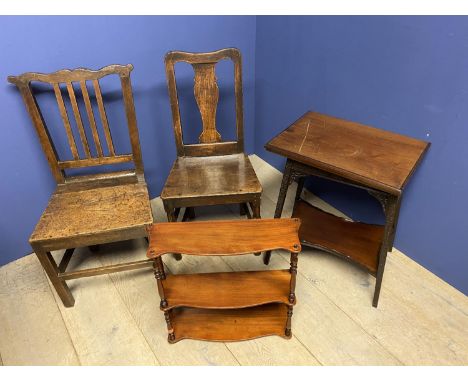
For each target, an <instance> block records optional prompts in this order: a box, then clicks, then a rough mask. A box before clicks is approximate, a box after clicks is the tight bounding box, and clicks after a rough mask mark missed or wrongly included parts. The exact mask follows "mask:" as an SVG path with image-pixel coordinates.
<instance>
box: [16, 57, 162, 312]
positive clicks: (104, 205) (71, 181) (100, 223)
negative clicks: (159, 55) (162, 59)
mask: <svg viewBox="0 0 468 382" xmlns="http://www.w3.org/2000/svg"><path fill="white" fill-rule="evenodd" d="M132 69H133V66H132V65H126V66H122V65H111V66H107V67H105V68H102V69H100V70H97V71H93V70H88V69H76V70H61V71H58V72H55V73H51V74H41V73H25V74H22V75H20V76H10V77H8V81H10V82H11V83H13V84H15V85H16V86H17V87H18V88H19V90H20V93H21V95H22V97H23V100H24V102H25V104H26V108H27V110H28V113H29V114H30V117H31V119H32V121H33V124H34V126H35V129H36V132H37V134H38V136H39V140H40V143H41V145H42V148H43V150H44V152H45V155H46V157H47V160H48V162H49V166H50V168H51V170H52V173H53V175H54V177H55V180H56V182H57V187H56V190H55V192H54V193H53V195H52V197H51V198H50V200H49V204H48V205H47V207H46V209H45V211H44V213H43V214H42V216H41V218H40V220H39V222H38V224H37V225H36V227H35V229H34V232H33V233H32V235H31V237H30V239H29V242H30V244H31V246H32V248H33V250H34V252H35V253H36V255H37V257H38V258H39V261H40V262H41V264H42V266H43V267H44V270H45V271H46V273H47V275H48V277H49V279H50V281H51V282H52V284H53V286H54V287H55V289H56V291H57V293H58V295H59V296H60V298H61V299H62V301H63V304H64V305H65V306H67V307H70V306H73V305H74V302H75V300H74V298H73V296H72V294H71V292H70V290H69V288H68V286H67V284H66V280H70V279H75V278H79V277H87V276H94V275H100V274H106V273H111V272H118V271H123V270H130V269H137V268H142V267H147V266H151V261H147V260H142V261H135V262H132V263H125V264H116V265H110V266H104V267H99V268H92V269H84V270H75V271H72V272H67V271H66V267H67V265H68V263H69V261H70V258H71V256H72V254H73V251H74V248H77V247H87V246H89V247H92V246H96V245H98V244H103V243H108V242H115V241H121V240H128V239H135V238H142V237H146V236H147V232H146V227H147V226H148V224H151V223H152V222H153V218H152V213H151V206H150V203H149V196H148V190H147V186H146V183H145V178H144V175H143V162H142V157H141V150H140V143H139V138H138V130H137V124H136V116H135V109H134V104H133V95H132V88H131V83H130V72H131V71H132ZM109 75H117V76H118V77H117V78H118V79H120V83H121V87H122V97H123V102H124V106H125V114H126V124H127V126H128V132H129V137H130V145H131V153H130V154H120V155H119V154H117V153H116V149H115V148H114V143H113V140H112V137H111V130H110V127H109V122H108V118H107V116H106V110H105V107H104V99H105V97H103V94H102V92H101V87H100V83H99V81H100V80H101V79H102V77H105V76H109ZM114 78H116V77H114ZM31 82H34V83H36V82H39V83H42V85H44V86H48V87H50V92H52V89H53V92H54V93H55V98H56V100H57V104H58V109H59V111H60V115H61V118H62V120H63V124H64V128H65V129H64V130H65V132H64V133H65V134H66V136H67V140H68V144H69V147H70V151H71V153H70V155H71V156H69V158H71V157H72V159H64V158H62V159H59V155H58V154H57V150H56V145H54V142H53V140H52V138H51V134H50V130H49V129H48V128H47V126H46V124H45V121H44V119H43V117H42V113H41V110H40V108H39V104H38V103H37V102H36V97H35V95H34V94H33V87H32V86H31ZM74 84H76V85H74ZM65 87H66V92H67V93H68V99H69V101H70V103H71V109H72V110H73V115H74V117H75V122H76V124H74V126H76V129H77V130H78V134H75V135H74V133H73V131H74V130H72V124H71V120H69V118H68V114H67V108H66V106H65V104H66V103H68V101H67V102H65V101H66V99H65V98H64V97H63V95H62V91H65V89H64V88H65ZM78 87H79V88H80V89H81V96H80V95H79V93H75V90H76V89H77V88H78ZM62 88H63V90H62ZM88 88H89V89H91V88H94V97H90V92H89V91H88V90H89V89H88ZM80 97H81V98H80ZM80 100H82V101H83V103H84V106H85V109H86V114H87V117H88V118H87V121H88V122H89V124H85V123H83V122H84V121H86V120H85V119H82V117H81V114H80V108H79V106H78V105H79V102H78V101H80ZM95 103H96V104H97V107H96V109H97V110H98V112H99V115H100V120H101V123H100V125H99V124H98V123H97V122H99V120H98V119H95V117H94V112H93V105H95ZM85 127H89V129H88V130H87V132H88V136H92V141H93V145H94V148H95V150H93V152H92V151H91V150H90V147H91V148H92V147H93V146H91V145H90V142H88V138H87V134H86V129H85ZM60 130H61V128H60ZM99 131H101V137H102V136H104V137H105V145H102V144H101V139H100V134H99ZM75 133H76V132H75ZM75 136H79V138H80V142H79V143H80V145H78V144H77V142H76V141H75V138H74V137H75ZM56 143H57V142H56ZM78 147H81V149H82V150H79V149H78ZM80 151H81V153H80ZM62 156H65V155H62ZM122 163H130V165H127V166H130V167H132V169H130V170H122V169H120V170H119V171H117V170H116V169H115V168H114V170H116V171H112V172H109V171H108V172H100V173H98V174H96V173H94V174H87V175H76V174H75V175H74V176H71V175H70V174H67V172H68V171H69V170H70V169H75V171H76V169H83V168H88V167H91V166H93V167H94V166H102V165H109V166H110V165H114V167H115V165H116V164H120V166H122V165H121V164H122ZM81 171H82V170H81ZM54 250H65V252H64V255H63V257H62V260H61V261H60V263H59V264H58V265H57V263H56V262H55V260H54V258H53V257H52V255H51V253H50V252H51V251H54Z"/></svg>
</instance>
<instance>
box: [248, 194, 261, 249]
mask: <svg viewBox="0 0 468 382" xmlns="http://www.w3.org/2000/svg"><path fill="white" fill-rule="evenodd" d="M250 206H251V208H252V219H261V216H260V198H258V199H255V200H254V201H252V202H250ZM246 208H248V207H247V206H246ZM261 254H262V252H255V253H254V255H255V256H260V255H261Z"/></svg>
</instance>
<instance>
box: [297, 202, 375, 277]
mask: <svg viewBox="0 0 468 382" xmlns="http://www.w3.org/2000/svg"><path fill="white" fill-rule="evenodd" d="M292 216H293V217H295V218H298V219H300V220H301V227H300V229H299V238H300V240H301V242H302V243H303V244H304V245H309V246H313V247H316V248H319V249H324V250H327V251H330V252H332V253H334V254H336V255H339V256H343V257H345V258H346V259H349V260H351V261H355V262H356V263H358V264H359V265H361V266H363V267H365V268H366V269H367V270H368V271H369V272H370V273H372V274H374V275H375V273H376V272H377V262H378V258H379V250H380V246H381V245H382V239H383V226H379V225H375V224H365V223H359V222H353V221H350V220H346V219H343V218H341V217H337V216H335V215H332V214H329V213H327V212H324V211H321V210H320V209H318V208H317V207H314V206H313V205H311V204H309V203H307V202H305V201H303V200H300V201H298V202H297V203H296V205H295V207H294V210H293V214H292Z"/></svg>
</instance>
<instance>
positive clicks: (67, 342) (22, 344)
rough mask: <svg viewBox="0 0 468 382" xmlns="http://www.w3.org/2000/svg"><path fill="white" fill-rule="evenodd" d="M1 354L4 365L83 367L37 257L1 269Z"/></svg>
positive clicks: (22, 259) (27, 258) (30, 256)
mask: <svg viewBox="0 0 468 382" xmlns="http://www.w3.org/2000/svg"><path fill="white" fill-rule="evenodd" d="M0 353H1V354H2V362H3V363H4V364H5V365H79V364H80V362H79V359H78V357H77V354H76V352H75V349H74V347H73V343H72V340H71V338H70V336H69V334H68V331H67V328H66V326H65V324H64V322H63V319H62V315H61V314H60V311H59V309H58V308H57V305H56V303H55V300H54V297H53V295H52V292H51V289H50V287H49V284H48V282H47V278H46V276H45V273H44V271H43V270H42V267H41V265H40V263H39V261H38V260H37V258H36V256H35V255H29V256H26V257H23V258H21V259H18V260H16V261H14V262H12V263H9V264H7V265H5V266H3V267H1V268H0Z"/></svg>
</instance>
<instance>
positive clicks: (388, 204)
mask: <svg viewBox="0 0 468 382" xmlns="http://www.w3.org/2000/svg"><path fill="white" fill-rule="evenodd" d="M378 199H379V200H380V202H381V203H382V206H383V209H384V213H385V228H384V235H383V240H382V245H381V247H380V252H379V264H378V267H377V274H376V279H375V290H374V298H373V300H372V306H373V307H374V308H377V305H378V304H379V297H380V290H381V288H382V280H383V274H384V270H385V263H386V261H387V252H388V251H389V248H390V250H391V246H393V239H394V237H395V228H396V223H397V219H398V211H399V207H400V198H399V197H393V196H392V197H390V196H387V197H385V198H384V199H382V198H378Z"/></svg>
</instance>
